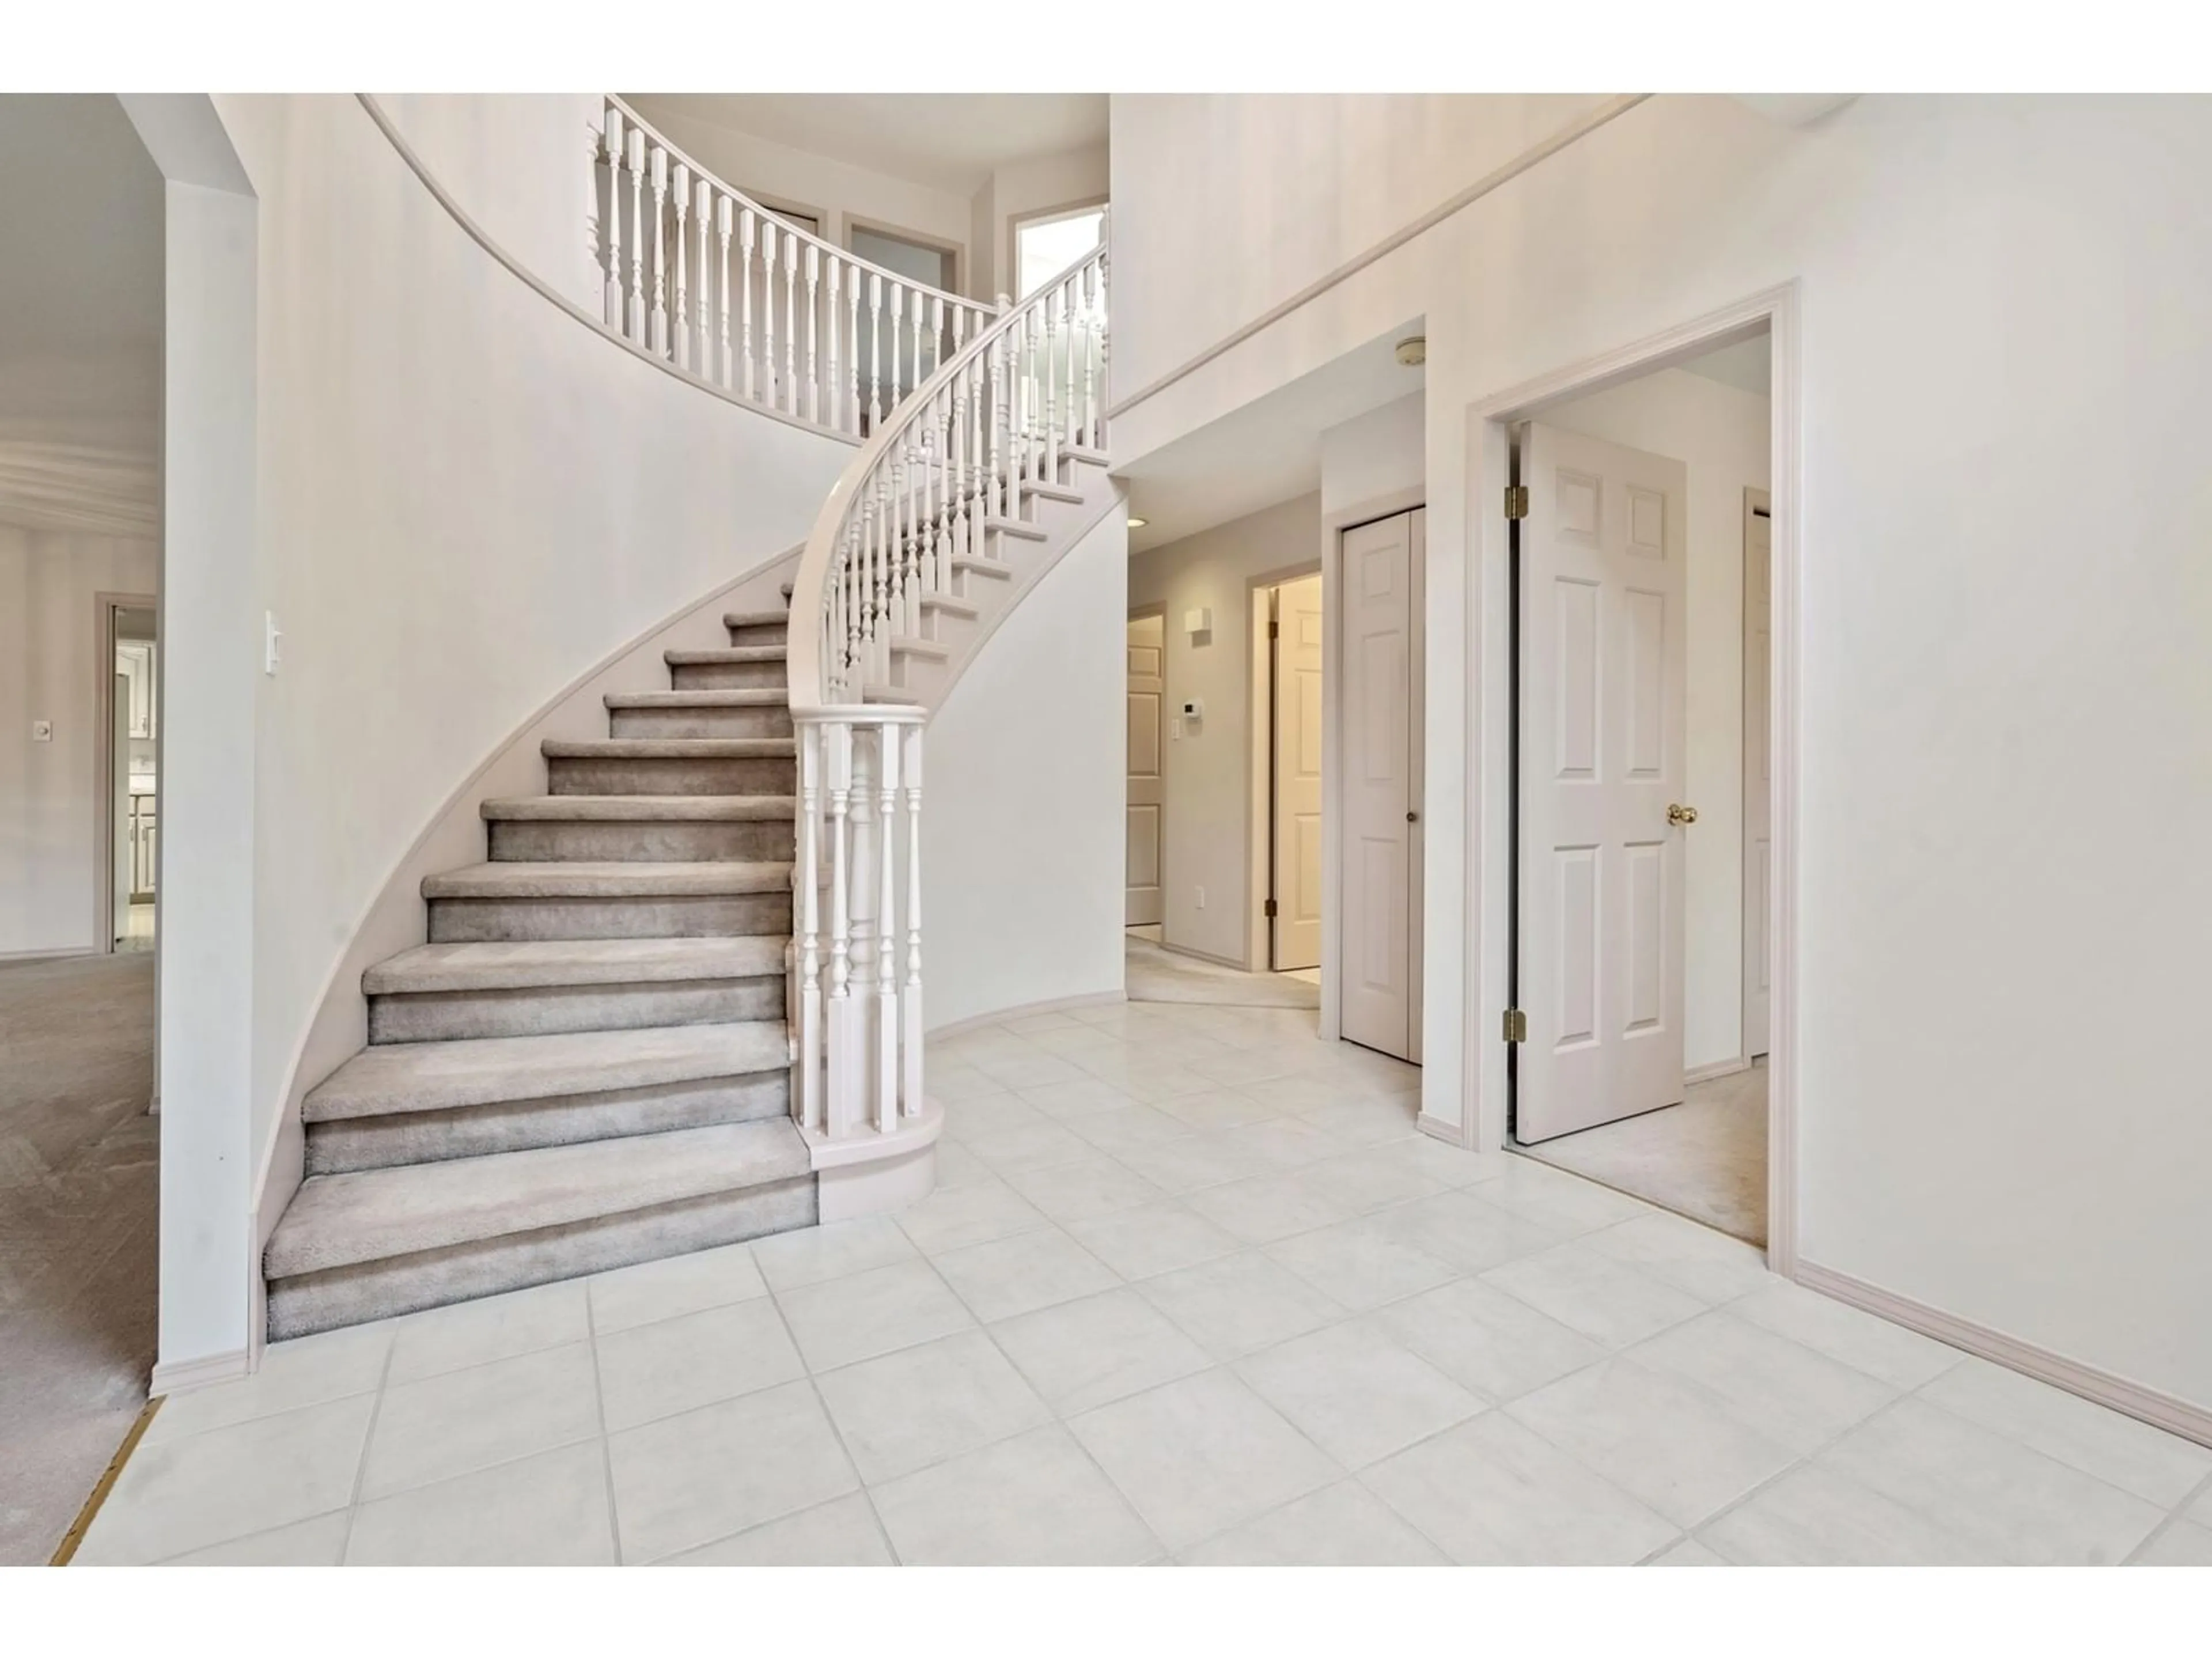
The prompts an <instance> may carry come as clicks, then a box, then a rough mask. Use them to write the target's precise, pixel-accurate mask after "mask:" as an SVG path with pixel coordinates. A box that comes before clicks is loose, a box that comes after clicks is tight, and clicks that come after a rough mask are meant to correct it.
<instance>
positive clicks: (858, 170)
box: [625, 94, 981, 293]
mask: <svg viewBox="0 0 2212 1659" xmlns="http://www.w3.org/2000/svg"><path fill="white" fill-rule="evenodd" d="M625 97H626V99H627V101H628V102H629V104H630V106H632V107H633V108H635V110H636V111H637V112H638V113H639V114H641V115H642V116H643V117H645V118H646V119H647V120H648V121H650V122H651V123H652V124H653V125H654V126H655V127H656V128H658V129H659V131H660V132H661V133H662V134H663V135H665V137H667V139H668V141H669V142H670V143H672V144H674V145H676V146H677V147H678V149H682V150H684V151H685V152H686V153H688V154H689V155H690V156H691V157H692V158H693V159H694V160H695V161H698V162H699V163H700V165H701V166H702V167H705V168H706V169H707V170H708V172H710V173H713V174H714V176H715V177H716V178H718V179H720V180H721V181H722V182H723V183H724V184H726V185H730V186H732V188H733V189H737V190H742V191H758V192H762V193H764V194H766V195H768V196H770V197H775V198H776V199H777V200H778V201H787V202H790V203H792V204H795V205H798V206H801V207H807V208H811V209H813V210H815V211H817V213H820V214H821V215H822V216H823V222H822V229H821V233H820V234H821V235H822V238H823V240H824V241H829V242H834V243H836V245H837V246H839V247H847V246H850V245H851V240H852V239H851V236H850V234H849V232H850V230H851V226H852V222H853V221H854V219H865V220H867V221H868V222H870V223H871V224H873V225H877V226H880V227H888V228H891V229H893V230H904V231H912V232H915V233H918V234H921V235H922V236H924V237H926V238H928V239H930V240H935V241H939V242H947V243H950V244H951V245H952V246H955V247H957V248H958V249H959V250H960V252H961V261H960V263H961V269H962V270H963V282H965V281H966V276H965V275H964V273H967V272H969V271H970V270H972V269H973V262H972V260H971V259H970V258H969V252H970V250H969V239H970V234H971V231H972V217H971V211H970V204H969V198H968V197H965V196H961V195H957V194H956V193H954V192H953V191H945V190H933V189H931V188H930V187H929V186H928V185H917V184H915V183H914V182H912V181H911V180H909V179H894V178H892V177H891V176H890V174H889V173H876V172H873V171H872V170H871V169H869V168H867V167H856V166H854V164H853V163H851V162H849V161H832V160H831V159H830V158H829V157H828V156H826V155H814V154H813V153H811V151H807V150H803V149H793V148H791V146H789V145H788V144H779V143H775V141H774V140H773V139H769V138H757V137H754V136H753V135H752V134H750V133H749V132H738V131H735V130H733V129H732V128H729V127H725V126H718V125H715V124H714V123H713V122H710V121H702V120H700V119H698V118H696V117H694V116H690V115H687V114H684V113H682V112H679V111H678V110H677V109H673V108H671V107H670V106H669V105H668V103H667V102H665V100H662V99H659V98H655V97H652V96H645V97H636V96H630V95H629V94H625ZM980 291H981V290H979V289H975V288H974V287H973V285H972V283H971V284H969V292H971V293H974V292H980Z"/></svg>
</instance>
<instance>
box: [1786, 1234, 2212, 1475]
mask: <svg viewBox="0 0 2212 1659" xmlns="http://www.w3.org/2000/svg"><path fill="white" fill-rule="evenodd" d="M1796 1267H1797V1271H1796V1274H1795V1277H1796V1280H1797V1282H1798V1283H1799V1284H1801V1285H1803V1286H1804V1287H1805V1288H1806V1289H1807V1290H1808V1291H1819V1292H1820V1294H1821V1295H1822V1296H1826V1297H1833V1298H1834V1299H1835V1300H1837V1301H1838V1302H1844V1303H1849V1304H1850V1305H1851V1306H1852V1307H1854V1308H1860V1309H1863V1310H1865V1311H1866V1312H1868V1313H1870V1314H1875V1315H1876V1316H1880V1317H1881V1318H1883V1319H1887V1320H1888V1321H1889V1322H1891V1323H1892V1324H1893V1325H1902V1326H1904V1327H1905V1329H1907V1330H1909V1331H1917V1332H1919V1333H1920V1334H1922V1335H1923V1336H1930V1337H1933V1338H1935V1339H1936V1340H1937V1341H1938V1342H1946V1343H1948V1344H1949V1345H1950V1346H1953V1347H1954V1348H1963V1349H1965V1350H1966V1352H1968V1353H1971V1354H1978V1355H1979V1356H1980V1357H1981V1358H1984V1359H1986V1360H1989V1361H1990V1362H1991V1363H1993V1364H1999V1365H2002V1366H2004V1367H2006V1368H2007V1369H2008V1370H2015V1371H2018V1372H2020V1373H2021V1375H2022V1376H2032V1377H2033V1378H2035V1379H2036V1381H2038V1382H2039V1383H2050V1384H2051V1387H2053V1388H2054V1389H2065V1390H2066V1392H2067V1393H2069V1394H2073V1395H2081V1398H2082V1399H2084V1400H2087V1401H2093V1402H2095V1403H2096V1404H2098V1405H2100V1406H2106V1407H2110V1408H2111V1409H2112V1410H2113V1411H2116V1412H2120V1413H2124V1414H2125V1415H2127V1416H2129V1417H2132V1418H2135V1419H2138V1420H2139V1421H2142V1422H2145V1423H2148V1424H2149V1425H2151V1426H2152V1427H2153V1428H2157V1429H2164V1430H2165V1431H2166V1432H2167V1433H2168V1434H2178V1435H2179V1436H2181V1437H2183V1438H2184V1439H2185V1440H2194V1441H2196V1442H2197V1443H2198V1444H2199V1445H2204V1446H2212V1410H2208V1409H2207V1408H2206V1407H2203V1406H2197V1405H2192V1404H2191V1403H2190V1402H2189V1401H2186V1400H2180V1399H2177V1398H2176V1397H2175V1396H2174V1395H2170V1394H2165V1393H2162V1392H2160V1390H2159V1389H2151V1388H2146V1387H2144V1386H2143V1385H2142V1383H2131V1382H2130V1381H2129V1380H2128V1379H2127V1378H2126V1377H2124V1376H2114V1375H2113V1374H2112V1372H2111V1371H2106V1370H2099V1369H2098V1368H2097V1367H2096V1366H2094V1365H2085V1364H2082V1363H2081V1361H2080V1360H2078V1359H2069V1358H2067V1357H2066V1356H2065V1355H2064V1354H2062V1353H2057V1352H2052V1351H2051V1349H2049V1348H2043V1347H2038V1346H2036V1345H2035V1344H2034V1343H2033V1342H2023V1341H2021V1340H2020V1339H2019V1338H2018V1337H2015V1336H2007V1335H2006V1334H2004V1333H2003V1332H2002V1331H1996V1330H1991V1329H1990V1328H1989V1327H1988V1326H1986V1325H1978V1324H1976V1323H1975V1322H1973V1321H1972V1320H1971V1319H1961V1318H1960V1317H1959V1316H1957V1315H1956V1314H1948V1313H1945V1312H1944V1311H1943V1310H1942V1309H1941V1308H1931V1307H1929V1305H1928V1304H1926V1303H1924V1302H1916V1301H1914V1300H1913V1299H1912V1298H1911V1297H1909V1296H1899V1294H1898V1293H1897V1292H1896V1291H1886V1290H1884V1289H1882V1287H1881V1285H1869V1284H1868V1283H1867V1282H1866V1280H1864V1279H1854V1278H1852V1277H1851V1276H1850V1274H1849V1273H1838V1272H1837V1271H1836V1270H1835V1269H1834V1268H1833V1267H1821V1266H1820V1264H1819V1263H1818V1262H1815V1261H1804V1260H1803V1259H1802V1258H1801V1259H1800V1260H1799V1261H1798V1262H1797V1264H1796Z"/></svg>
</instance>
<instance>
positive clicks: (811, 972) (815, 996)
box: [792, 722, 823, 1130]
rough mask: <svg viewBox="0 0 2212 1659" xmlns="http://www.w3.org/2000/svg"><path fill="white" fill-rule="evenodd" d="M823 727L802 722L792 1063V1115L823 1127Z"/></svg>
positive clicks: (811, 1125) (805, 1124)
mask: <svg viewBox="0 0 2212 1659" xmlns="http://www.w3.org/2000/svg"><path fill="white" fill-rule="evenodd" d="M821 794H822V728H821V727H820V726H817V725H814V724H812V723H811V722H810V723H808V724H806V725H804V726H800V727H799V848H798V854H799V868H798V870H797V871H796V872H795V880H794V883H793V897H794V898H795V899H796V900H797V901H798V907H799V915H798V918H797V920H798V922H799V998H798V1001H799V1007H798V1022H797V1023H798V1026H799V1031H798V1040H799V1042H798V1046H799V1055H798V1058H797V1060H795V1062H794V1063H793V1077H792V1091H793V1101H792V1106H793V1116H795V1117H797V1118H798V1120H799V1123H800V1125H801V1126H802V1127H805V1128H808V1129H817V1130H818V1129H819V1128H821V1127H822V1123H823V1109H822V1043H823V1030H822V916H821V904H822V877H821V847H820V841H821V833H822V818H821V811H822V802H821Z"/></svg>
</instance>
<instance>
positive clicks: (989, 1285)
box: [936, 1227, 1121, 1323]
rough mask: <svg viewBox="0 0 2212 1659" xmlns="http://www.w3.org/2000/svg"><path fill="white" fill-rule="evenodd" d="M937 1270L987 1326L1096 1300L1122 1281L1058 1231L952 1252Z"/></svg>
mask: <svg viewBox="0 0 2212 1659" xmlns="http://www.w3.org/2000/svg"><path fill="white" fill-rule="evenodd" d="M936 1267H937V1271H938V1272H939V1273H942V1274H943V1275H944V1276H945V1283H946V1284H948V1285H951V1287H952V1293H953V1294H954V1295H955V1296H957V1297H959V1298H960V1299H961V1300H962V1301H963V1302H964V1303H966V1304H968V1310H969V1312H970V1313H972V1314H974V1315H975V1317H976V1318H978V1319H980V1320H982V1321H984V1322H986V1323H988V1322H991V1321H994V1320H999V1319H1012V1318H1013V1317H1014V1316H1016V1315H1017V1314H1025V1313H1034V1312H1035V1311H1036V1310H1037V1309H1039V1308H1048V1307H1051V1306H1052V1305H1053V1304H1054V1303H1057V1302H1072V1301H1073V1300H1074V1299H1075V1298H1076V1297H1079V1296H1094V1295H1096V1294H1097V1292H1099V1291H1110V1290H1112V1289H1113V1288H1114V1287H1115V1285H1119V1284H1120V1283H1121V1279H1120V1278H1119V1277H1118V1276H1117V1275H1116V1274H1115V1273H1114V1272H1113V1271H1112V1270H1111V1269H1110V1268H1109V1267H1106V1265H1105V1264H1104V1263H1103V1262H1102V1261H1099V1260H1098V1258H1097V1257H1096V1256H1094V1255H1091V1253H1090V1252H1089V1251H1088V1250H1085V1249H1084V1248H1083V1247H1082V1246H1081V1245H1080V1244H1078V1243H1076V1242H1075V1241H1074V1240H1073V1239H1072V1238H1070V1237H1068V1236H1067V1235H1066V1233H1064V1232H1061V1231H1060V1230H1059V1229H1058V1228H1056V1227H1054V1228H1048V1229H1046V1230H1044V1231H1039V1232H1033V1233H1017V1234H1016V1235H1015V1236H1014V1237H1012V1238H994V1239H993V1240H991V1241H990V1242H989V1243H985V1244H970V1245H969V1246H967V1247H966V1248H965V1249H958V1250H947V1251H946V1252H945V1254H944V1255H940V1256H939V1257H938V1258H937V1261H936Z"/></svg>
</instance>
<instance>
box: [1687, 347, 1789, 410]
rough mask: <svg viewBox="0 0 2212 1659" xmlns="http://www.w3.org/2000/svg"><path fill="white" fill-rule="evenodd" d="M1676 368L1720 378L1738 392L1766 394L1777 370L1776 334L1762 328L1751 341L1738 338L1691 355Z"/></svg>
mask: <svg viewBox="0 0 2212 1659" xmlns="http://www.w3.org/2000/svg"><path fill="white" fill-rule="evenodd" d="M1677 367H1678V368H1683V369H1686V370H1687V371H1688V372H1689V373H1690V374H1702V375H1704V376H1705V378H1706V379H1707V380H1718V381H1719V382H1720V383H1721V384H1722V385H1723V386H1734V387H1735V389H1736V390H1737V391H1739V392H1758V393H1759V395H1760V396H1762V397H1764V396H1765V393H1766V389H1767V385H1768V382H1769V381H1770V380H1771V378H1772V376H1773V373H1774V337H1773V336H1772V335H1771V334H1768V333H1765V332H1764V331H1762V332H1760V333H1758V334H1754V335H1753V336H1752V337H1750V338H1749V339H1748V340H1738V341H1737V342H1736V343H1735V344H1734V345H1724V346H1721V347H1719V348H1718V349H1715V350H1712V351H1708V352H1707V353H1705V356H1702V357H1692V358H1691V359H1690V360H1689V362H1686V363H1681V364H1678V365H1677Z"/></svg>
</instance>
